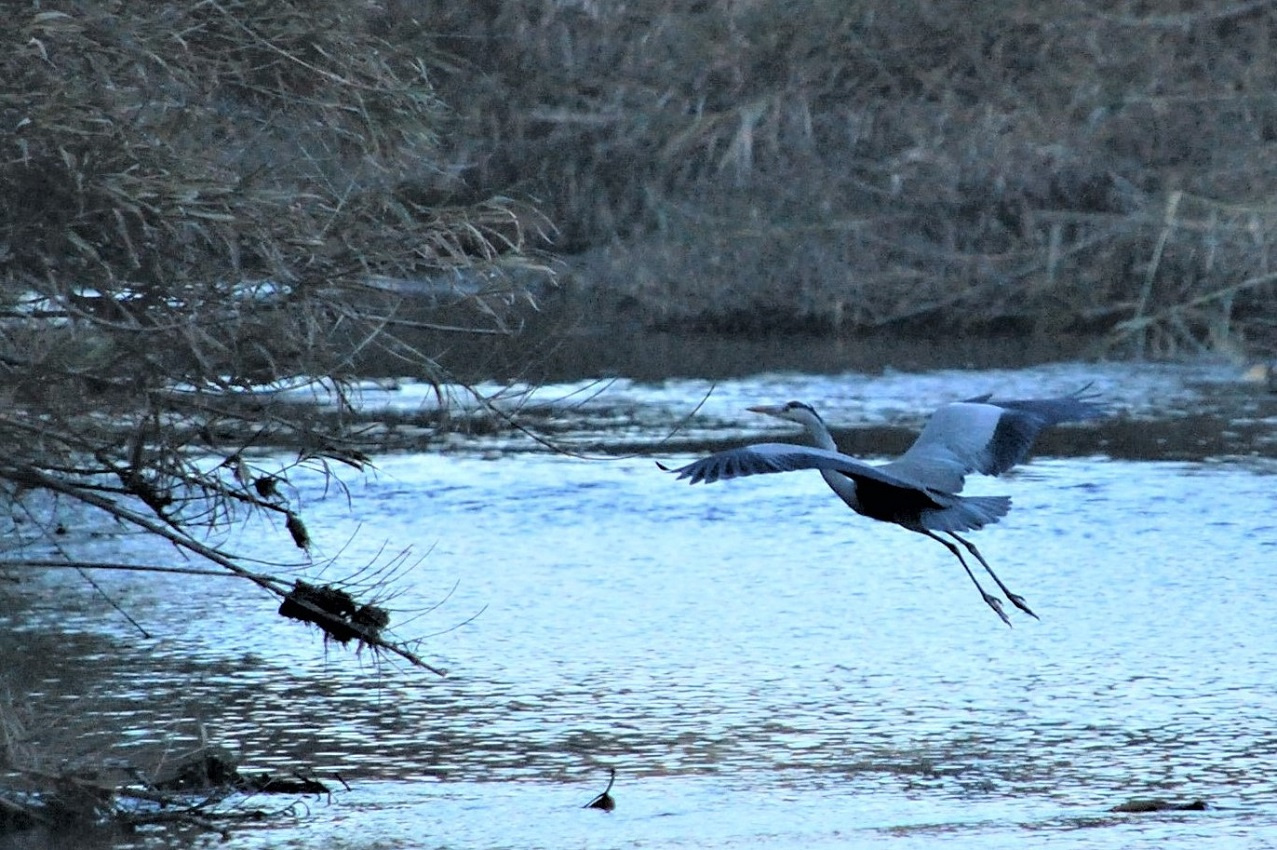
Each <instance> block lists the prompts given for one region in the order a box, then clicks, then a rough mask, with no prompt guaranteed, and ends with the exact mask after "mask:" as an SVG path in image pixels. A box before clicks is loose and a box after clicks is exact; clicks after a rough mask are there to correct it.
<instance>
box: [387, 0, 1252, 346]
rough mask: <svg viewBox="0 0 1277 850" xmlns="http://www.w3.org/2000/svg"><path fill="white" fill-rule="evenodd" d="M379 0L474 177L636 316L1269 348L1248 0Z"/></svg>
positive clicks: (717, 324)
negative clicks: (507, 195) (422, 28)
mask: <svg viewBox="0 0 1277 850" xmlns="http://www.w3.org/2000/svg"><path fill="white" fill-rule="evenodd" d="M400 5H401V6H402V7H403V8H405V9H406V8H413V9H424V8H428V9H429V15H430V18H429V19H430V20H431V21H432V22H434V23H435V25H436V26H435V29H434V32H436V33H442V34H443V35H442V36H441V37H439V38H436V39H434V40H433V41H432V43H433V44H436V45H440V46H443V47H445V48H447V49H449V50H451V51H452V52H453V53H454V54H455V55H456V56H457V57H458V61H457V67H458V68H459V69H462V70H459V71H458V72H457V73H456V74H455V75H452V76H449V77H445V78H443V84H442V87H441V92H442V93H443V94H444V96H445V97H446V98H447V99H448V100H450V101H451V102H453V103H454V104H455V105H456V106H457V109H458V111H459V113H460V114H459V116H458V118H459V124H460V126H461V127H462V128H463V129H464V132H463V133H462V138H461V141H459V142H457V143H458V144H461V145H464V146H466V150H467V153H468V154H469V155H470V156H469V158H470V159H471V160H472V161H473V162H474V163H475V167H474V169H473V171H472V179H473V181H474V182H475V183H476V184H477V185H500V186H509V185H512V184H513V185H519V186H522V187H524V188H525V190H526V191H527V192H528V193H530V194H533V195H535V196H537V197H539V198H541V199H543V200H544V202H545V209H546V211H547V212H548V213H549V214H551V216H552V217H553V218H554V220H555V221H556V223H558V224H559V226H560V227H561V228H562V231H563V233H564V234H565V245H566V246H567V247H568V248H570V249H573V250H578V251H580V252H584V253H585V255H586V260H585V262H584V263H582V267H583V268H584V269H585V274H587V275H588V278H589V279H588V280H587V281H586V282H585V283H586V285H594V286H602V287H606V288H607V289H609V290H611V291H613V292H617V293H623V294H625V295H626V296H628V297H629V298H630V299H632V301H633V302H634V303H636V304H637V305H638V307H639V309H640V310H641V312H642V315H643V316H644V318H645V321H646V322H647V323H648V324H649V325H657V326H675V327H688V326H692V327H703V328H711V329H715V328H716V329H728V330H753V331H766V330H778V329H779V330H784V329H787V328H791V327H805V328H808V329H811V330H816V331H822V332H850V331H854V330H857V329H864V328H883V327H886V328H892V327H895V328H900V329H914V330H917V329H924V330H934V329H937V328H943V329H946V330H950V331H952V330H1017V331H1061V330H1071V331H1075V332H1081V333H1101V334H1103V333H1111V334H1112V335H1113V337H1112V338H1113V340H1114V342H1115V343H1116V344H1118V345H1120V346H1123V347H1127V348H1128V349H1129V350H1132V351H1134V350H1140V349H1143V350H1144V351H1145V352H1148V353H1152V352H1169V351H1183V350H1185V349H1186V348H1187V349H1189V350H1195V349H1197V348H1199V347H1207V348H1215V347H1219V346H1221V345H1225V344H1227V345H1238V344H1240V343H1241V342H1242V341H1243V337H1250V338H1251V341H1252V342H1255V343H1262V344H1268V345H1275V346H1277V334H1275V333H1274V324H1277V322H1275V320H1274V312H1273V309H1272V303H1273V294H1274V288H1273V286H1272V285H1271V283H1270V282H1268V279H1267V275H1268V274H1270V272H1271V271H1272V267H1271V263H1270V260H1269V254H1270V252H1271V247H1272V246H1273V244H1274V234H1275V233H1277V205H1274V203H1273V201H1272V197H1273V187H1274V185H1277V157H1275V156H1274V155H1273V152H1272V148H1273V146H1272V140H1273V138H1274V136H1275V134H1277V100H1275V99H1274V98H1273V96H1272V92H1273V91H1274V90H1277V62H1275V61H1274V59H1273V57H1272V51H1271V50H1269V49H1268V45H1269V44H1270V42H1271V39H1272V38H1273V36H1274V35H1275V34H1277V9H1274V7H1272V5H1271V4H1267V3H1255V2H1244V0H1239V2H1236V3H1232V4H1204V3H1200V2H1190V1H1189V0H1183V2H1177V3H1173V4H1170V5H1168V4H1153V5H1150V4H1141V3H1135V2H1129V3H1119V4H1116V5H1115V4H1112V3H1099V2H1091V1H1090V0H1073V2H1065V3H1055V4H1042V3H1033V2H1029V0H1004V2H995V3H981V4H976V5H970V4H942V3H935V2H932V0H910V2H905V3H898V2H886V0H856V2H842V0H804V1H803V2H799V3H782V2H779V0H749V2H743V3H742V2H729V0H719V1H718V2H711V3H700V4H694V5H690V6H689V5H688V4H684V3H677V2H673V0H638V1H637V2H630V3H625V4H608V3H588V2H544V1H543V0H524V2H515V3H507V4H501V5H500V7H499V9H498V7H494V8H493V10H491V12H492V13H491V14H490V15H487V16H471V15H467V14H462V11H461V9H460V6H459V5H457V4H454V3H448V2H438V3H424V4H409V3H406V2H405V3H402V4H400Z"/></svg>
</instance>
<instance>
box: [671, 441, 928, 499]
mask: <svg viewBox="0 0 1277 850" xmlns="http://www.w3.org/2000/svg"><path fill="white" fill-rule="evenodd" d="M661 468H662V469H664V468H665V467H661ZM799 469H827V470H831V471H833V472H841V473H842V474H844V475H849V476H851V477H853V478H869V479H872V480H874V481H879V482H881V483H883V484H889V485H891V486H893V487H902V488H905V489H910V490H917V489H921V488H920V487H919V486H918V485H917V484H915V483H914V482H912V481H908V480H904V479H901V478H899V477H897V476H895V475H892V474H891V473H890V472H884V471H883V467H879V466H870V465H869V464H867V463H861V462H860V461H858V460H856V459H855V458H852V457H848V456H847V455H845V454H841V453H840V452H834V451H828V450H826V449H817V448H813V447H811V446H799V445H794V444H792V443H758V444H755V445H752V446H742V447H741V448H739V449H728V450H727V451H723V452H716V453H714V454H712V455H709V456H708V457H703V458H701V459H700V460H698V461H694V462H692V463H689V464H688V465H687V466H680V467H679V468H678V469H673V470H669V471H670V472H675V473H677V474H678V477H679V478H689V479H691V481H690V483H692V484H699V483H700V482H702V481H704V482H705V483H707V484H712V483H713V482H715V481H726V480H727V479H729V478H743V477H744V476H746V475H766V474H768V473H772V472H793V471H795V470H799Z"/></svg>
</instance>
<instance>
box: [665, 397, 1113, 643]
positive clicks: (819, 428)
mask: <svg viewBox="0 0 1277 850" xmlns="http://www.w3.org/2000/svg"><path fill="white" fill-rule="evenodd" d="M749 410H750V411H752V412H754V413H763V414H766V415H768V416H775V417H777V418H779V419H786V420H788V421H790V422H797V423H798V424H799V425H802V426H803V428H805V429H806V431H807V435H808V436H809V437H810V438H811V439H812V440H813V441H814V442H815V444H816V446H815V447H814V448H813V447H811V446H802V445H794V444H790V443H759V444H756V445H751V446H743V447H741V448H738V449H729V450H728V451H723V452H717V453H716V454H712V455H710V456H708V457H704V458H701V459H700V460H698V461H695V462H694V463H689V464H687V465H686V466H683V467H680V468H678V469H674V470H669V469H668V468H667V467H665V466H661V468H662V469H665V470H666V471H672V472H674V473H677V475H678V477H679V478H680V479H683V478H687V479H690V483H692V484H696V483H699V482H702V481H703V482H705V483H707V484H712V483H713V482H715V481H725V480H727V479H729V478H741V477H744V476H747V475H762V474H766V473H772V472H792V471H794V470H799V469H817V470H820V474H821V477H823V478H824V479H825V483H826V484H828V485H829V487H830V489H831V490H833V491H834V492H835V493H837V494H838V497H839V498H840V499H842V500H843V501H844V502H846V504H847V506H848V507H849V508H851V509H852V510H853V511H855V512H856V513H858V514H860V515H861V516H866V517H869V518H870V519H876V520H879V521H881V522H891V523H895V524H896V525H899V526H901V527H902V528H907V529H909V530H910V531H916V532H917V533H918V534H922V535H925V536H927V537H930V538H931V539H932V540H935V541H937V542H938V543H940V544H941V545H942V546H944V547H945V548H946V549H948V550H949V551H950V552H952V553H953V555H954V557H956V558H957V559H958V562H959V563H960V564H962V568H963V569H964V570H966V571H967V575H968V576H970V577H971V581H972V582H973V583H974V584H975V586H976V589H977V590H979V591H980V595H981V596H982V597H983V598H984V601H985V603H987V604H988V606H989V607H990V608H992V609H993V610H994V612H995V613H996V614H997V615H998V616H999V617H1001V618H1002V621H1003V622H1004V623H1006V624H1007V625H1008V626H1009V625H1011V620H1010V618H1009V617H1007V615H1006V612H1005V611H1004V610H1003V609H1002V600H1001V599H999V598H998V597H997V596H994V595H993V594H991V593H988V592H986V591H985V589H984V587H982V586H981V584H980V582H979V580H978V579H977V578H976V576H975V573H974V572H972V571H971V567H970V566H969V565H968V564H967V561H966V559H965V558H963V557H962V552H961V551H960V550H959V549H958V547H957V546H956V545H955V544H954V542H953V541H957V542H958V543H961V544H962V546H963V547H964V548H965V549H966V550H967V551H968V552H970V553H971V554H972V555H974V556H975V558H976V560H978V561H979V562H980V564H981V566H983V567H984V569H985V571H987V572H988V573H989V575H990V576H992V577H993V580H994V582H996V583H997V585H998V588H999V589H1001V591H1002V593H1003V594H1004V595H1005V596H1006V598H1007V599H1008V600H1010V602H1011V604H1013V605H1015V607H1017V608H1019V609H1020V610H1021V611H1023V612H1024V613H1026V614H1028V615H1029V616H1031V617H1033V618H1034V619H1038V615H1037V614H1034V613H1033V610H1032V609H1031V608H1029V606H1028V604H1027V603H1026V602H1025V601H1024V598H1023V597H1022V596H1019V595H1018V594H1015V593H1012V592H1011V590H1010V589H1009V588H1008V587H1007V586H1006V585H1005V584H1003V583H1002V580H1001V579H1000V578H998V576H997V573H995V572H994V571H993V568H992V567H990V566H989V562H988V561H986V560H985V559H984V556H983V555H981V554H980V550H979V549H977V548H976V547H975V544H973V543H972V542H971V541H969V540H967V539H966V538H964V537H961V536H959V534H958V532H960V531H976V530H978V529H981V528H983V527H984V526H986V525H988V524H989V523H994V522H997V521H998V520H999V519H1001V518H1002V517H1003V516H1005V515H1006V513H1007V511H1009V510H1010V509H1011V499H1010V497H1009V496H960V495H958V494H959V493H961V492H962V486H963V484H964V483H965V480H966V476H967V474H968V473H971V472H979V473H982V474H984V475H995V476H996V475H1001V474H1002V473H1003V472H1006V471H1007V470H1008V469H1010V468H1011V467H1013V466H1015V465H1016V464H1017V463H1020V462H1021V461H1023V460H1024V459H1025V457H1027V456H1028V453H1029V448H1030V447H1031V446H1032V445H1033V440H1034V438H1035V437H1037V435H1038V432H1039V431H1041V430H1042V429H1043V428H1047V427H1049V426H1051V425H1055V424H1058V423H1060V422H1073V421H1077V420H1082V419H1093V418H1095V417H1098V416H1101V415H1103V413H1104V408H1103V406H1102V405H1101V404H1099V403H1097V402H1096V401H1095V400H1094V396H1093V395H1090V394H1087V393H1086V392H1085V390H1083V391H1079V392H1076V393H1073V394H1072V395H1066V396H1060V397H1058V398H1041V399H1022V400H1016V401H1001V400H997V399H993V398H992V397H991V396H988V395H984V396H979V397H977V398H973V399H968V400H967V401H961V402H955V403H953V404H946V405H944V406H943V407H941V408H940V409H938V410H937V411H936V412H935V413H933V414H932V415H931V418H930V419H929V420H927V424H926V426H925V427H924V428H923V429H922V433H921V434H919V435H918V439H917V440H915V441H914V443H913V445H912V446H910V447H909V449H908V451H906V452H905V453H904V454H903V455H901V456H900V457H898V458H896V459H895V460H893V461H890V462H888V463H883V464H877V465H872V466H871V465H870V464H867V463H864V462H863V461H859V460H856V459H855V458H853V457H849V456H848V455H845V454H842V453H841V452H839V451H838V447H837V446H836V445H835V444H834V438H833V436H832V435H831V434H830V433H829V428H828V427H826V426H825V422H824V420H823V419H821V418H820V414H818V413H817V412H816V411H815V409H814V408H813V407H812V406H811V405H809V404H804V403H803V402H801V401H791V402H789V403H788V404H782V405H777V406H763V407H751V408H749ZM658 465H659V464H658ZM942 534H944V535H947V536H948V537H950V538H952V539H953V540H948V539H946V538H945V537H941V536H940V535H942Z"/></svg>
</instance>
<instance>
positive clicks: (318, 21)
mask: <svg viewBox="0 0 1277 850" xmlns="http://www.w3.org/2000/svg"><path fill="white" fill-rule="evenodd" d="M5 11H6V13H7V18H8V20H9V22H10V26H8V27H7V28H6V30H5V35H4V36H3V39H2V41H3V45H4V47H5V49H4V51H3V52H0V79H4V80H5V81H6V82H5V83H4V85H3V88H0V122H2V123H3V125H4V126H5V127H8V128H11V130H12V132H11V133H10V134H9V135H8V136H6V137H5V140H4V141H3V143H2V144H3V156H0V190H2V191H0V252H3V259H4V262H3V264H2V265H0V445H2V446H4V449H3V451H2V452H0V482H2V483H3V488H2V492H3V496H4V497H5V498H6V499H7V500H8V501H9V502H10V503H11V504H13V505H15V506H20V505H21V504H22V503H24V502H25V501H29V500H30V499H31V498H32V497H33V494H37V493H46V494H55V495H56V496H57V497H58V498H60V499H63V500H72V501H74V502H76V503H78V504H80V505H82V506H84V507H85V508H87V509H90V510H91V511H96V512H100V513H102V514H105V515H107V516H109V517H112V518H114V519H115V520H118V521H119V522H120V523H122V524H123V525H125V526H128V527H132V528H135V529H141V530H143V531H145V532H147V533H149V534H152V535H154V536H155V537H156V538H157V539H159V540H163V541H167V542H168V543H169V544H171V545H173V546H175V547H177V548H178V549H179V550H180V551H182V552H184V553H186V554H187V555H189V556H191V557H192V558H194V559H196V560H197V561H199V562H201V563H204V564H209V565H211V566H213V567H214V568H218V569H222V570H225V571H228V572H230V573H232V574H234V575H237V576H240V577H241V578H243V579H245V580H246V581H248V582H250V583H253V584H256V585H258V586H260V587H262V588H264V589H265V590H267V591H268V592H270V593H272V594H274V595H276V596H277V597H279V598H280V600H281V605H282V607H283V608H284V609H285V610H284V611H282V612H281V613H284V614H285V616H291V617H293V618H294V619H301V620H303V621H305V622H308V623H312V624H315V625H318V626H319V627H320V628H321V629H323V630H324V633H325V634H326V635H328V636H329V637H331V638H334V639H337V640H340V641H341V642H347V641H349V640H351V639H357V640H358V641H359V642H360V644H361V645H370V646H372V647H374V648H377V649H382V650H386V651H389V652H393V653H396V654H398V655H399V656H401V657H403V658H405V659H407V660H408V661H410V662H412V663H413V664H416V665H419V666H422V667H429V665H428V664H426V662H424V661H423V660H422V659H421V658H420V656H418V655H417V654H416V653H415V652H413V651H411V650H410V649H409V648H408V646H407V645H406V644H404V643H402V642H399V641H395V640H392V639H391V638H390V636H389V634H390V633H389V632H388V631H386V626H387V623H386V622H385V616H384V615H385V612H384V611H382V610H381V609H379V608H378V607H377V606H376V605H375V604H373V603H372V602H371V601H368V600H355V599H353V598H351V599H350V600H349V601H347V600H345V599H340V601H341V604H340V605H329V604H328V603H330V602H332V601H333V600H335V599H339V596H338V594H348V590H347V589H344V588H339V587H334V588H328V590H325V589H324V588H325V587H326V586H320V585H305V584H304V583H293V582H282V581H281V580H278V579H275V578H272V577H269V576H264V575H263V574H261V572H260V571H258V570H255V569H250V568H249V567H248V566H246V562H245V558H244V556H243V554H242V553H239V552H236V551H233V550H231V549H228V548H226V547H225V546H222V545H216V544H212V543H209V542H207V541H208V539H209V537H208V535H209V534H210V532H213V531H217V530H222V529H225V528H227V527H229V526H232V525H234V524H236V523H239V522H242V521H243V520H244V519H245V518H247V517H250V516H252V515H268V516H275V517H277V518H279V519H280V520H281V522H280V525H281V526H282V527H283V530H284V531H285V532H286V533H287V537H284V538H282V541H281V542H282V545H284V546H286V547H293V546H295V547H298V548H299V549H302V550H305V549H308V547H309V545H310V532H309V530H308V528H307V525H306V521H305V516H304V515H303V514H302V513H300V512H299V511H298V510H297V509H296V508H294V507H293V506H291V505H290V504H289V501H288V500H287V499H286V498H284V497H282V496H281V495H280V489H281V487H282V486H283V485H285V484H286V483H287V481H288V477H289V475H290V473H291V472H292V471H293V470H295V469H296V468H298V467H299V466H307V467H309V468H311V469H318V470H319V471H320V472H321V473H323V474H324V475H326V476H329V477H330V480H333V481H335V480H336V479H335V478H333V477H332V476H331V475H330V473H331V472H332V471H333V469H334V466H336V467H341V468H351V469H354V470H356V471H359V472H362V471H363V470H365V469H366V468H367V465H368V458H367V457H366V456H365V455H364V454H363V453H362V452H361V451H360V446H361V445H363V443H362V441H361V440H360V434H359V432H358V428H359V427H361V426H360V425H359V424H358V423H356V422H355V421H354V420H353V418H352V417H351V416H349V415H348V413H349V411H350V410H351V405H350V403H349V397H348V393H349V388H350V386H351V385H352V382H353V380H354V379H355V377H356V376H357V375H358V374H359V373H360V372H361V371H365V370H368V369H378V370H382V371H393V373H394V374H407V375H412V376H413V377H415V378H417V379H420V380H424V381H426V382H429V383H433V384H435V385H441V384H444V383H447V382H451V381H452V376H451V374H450V370H449V364H448V363H447V361H446V357H445V356H444V354H445V351H446V347H445V346H443V345H440V344H439V343H437V342H433V343H431V342H426V341H423V331H426V330H428V331H430V332H431V333H432V334H434V337H433V339H436V340H437V339H438V337H439V335H440V334H443V335H445V336H446V335H453V336H457V335H462V336H472V335H492V334H498V335H501V334H508V333H511V332H513V331H514V330H516V329H517V327H518V323H519V316H520V312H521V311H522V310H525V309H527V308H529V307H532V306H534V304H535V297H536V292H535V289H536V287H537V286H539V285H540V283H541V281H543V280H545V279H546V278H547V276H548V268H547V266H546V264H545V262H544V261H543V259H542V258H541V256H540V254H539V251H540V250H541V249H542V248H543V247H544V246H546V245H547V244H548V240H549V237H550V229H551V228H550V225H549V223H548V222H547V221H546V220H545V219H544V218H542V217H541V216H540V215H539V214H538V213H536V212H535V210H533V209H532V208H531V207H529V206H527V205H525V204H521V203H518V202H516V201H513V200H511V199H509V198H505V197H502V196H500V195H496V194H492V195H487V196H484V197H479V198H470V199H468V200H464V201H458V200H457V199H456V197H457V190H458V186H459V184H458V183H457V178H456V174H457V171H458V166H457V163H456V162H454V161H452V160H451V159H450V158H449V157H450V155H449V154H447V153H445V150H444V148H443V146H442V145H441V144H440V141H439V137H440V131H441V128H442V127H443V125H444V123H445V121H446V115H447V112H446V108H445V106H444V104H443V103H442V102H441V101H440V99H439V98H438V97H437V95H436V94H435V90H434V86H433V83H432V71H431V62H432V61H434V60H435V59H437V58H438V57H431V56H428V55H426V56H423V55H421V54H420V53H416V52H414V51H411V50H406V49H403V48H402V47H401V46H397V45H395V44H392V43H390V42H388V41H386V40H385V39H383V38H381V37H380V36H379V35H377V34H376V32H375V30H376V29H377V26H378V24H377V21H376V20H375V19H374V18H373V17H371V16H370V10H369V9H367V8H365V7H362V6H359V5H358V4H354V5H352V4H349V3H344V2H335V1H334V2H320V3H292V2H282V3H279V2H269V3H268V2H263V0H222V2H214V3H158V4H157V3H145V2H140V0H139V2H125V3H121V4H113V5H112V6H111V8H110V9H109V10H108V9H106V8H102V9H99V8H97V7H95V6H93V5H92V4H81V5H77V6H69V7H67V8H64V9H58V10H51V9H46V8H43V7H41V6H39V5H37V6H32V5H30V4H26V3H10V4H6V5H5ZM308 386H310V387H316V388H319V389H321V390H322V393H323V394H325V395H327V396H329V397H331V398H332V399H334V400H335V403H334V405H333V406H332V408H331V409H329V410H328V411H326V412H325V415H323V416H318V415H310V414H308V412H307V411H306V410H305V409H304V408H302V407H300V406H298V405H295V404H286V403H284V402H282V401H281V400H280V396H281V394H280V393H279V392H278V390H280V389H282V388H287V389H291V390H299V389H302V388H305V387H308ZM439 396H440V399H441V400H443V399H444V398H445V396H444V394H442V393H440V394H439ZM268 447H270V448H284V449H290V450H293V451H295V453H296V460H295V461H294V462H293V463H292V464H285V465H283V466H281V467H279V468H272V469H262V468H259V467H257V466H255V465H254V464H253V463H251V462H250V461H249V460H248V458H249V455H250V453H251V452H253V451H255V450H259V449H264V448H268ZM37 527H38V526H37ZM44 530H45V531H46V532H47V533H48V534H50V535H52V534H53V533H54V529H52V528H46V529H44ZM63 551H64V553H65V555H66V557H67V559H68V560H69V561H73V560H74V559H75V557H76V556H75V553H74V552H73V551H70V550H63ZM294 551H296V549H294ZM16 557H18V558H20V557H21V554H20V553H16ZM329 591H331V592H329ZM351 605H353V606H354V607H353V616H352V613H351V612H348V611H347V610H346V609H347V607H349V606H351ZM370 606H371V607H370ZM343 637H344V638H345V640H342V638H343Z"/></svg>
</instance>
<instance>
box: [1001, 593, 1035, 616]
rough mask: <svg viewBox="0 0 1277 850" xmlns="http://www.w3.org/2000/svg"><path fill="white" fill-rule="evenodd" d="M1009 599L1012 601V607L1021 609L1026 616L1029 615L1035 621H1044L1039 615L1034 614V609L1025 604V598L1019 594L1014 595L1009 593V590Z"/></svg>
mask: <svg viewBox="0 0 1277 850" xmlns="http://www.w3.org/2000/svg"><path fill="white" fill-rule="evenodd" d="M1007 599H1010V600H1011V604H1012V605H1014V606H1015V607H1017V608H1019V609H1020V610H1021V611H1023V612H1024V613H1026V614H1028V615H1029V616H1030V617H1032V618H1033V619H1035V620H1041V619H1042V618H1041V617H1039V616H1038V615H1037V614H1034V613H1033V609H1032V608H1030V607H1029V603H1027V602H1025V601H1024V597H1023V596H1021V595H1020V594H1018V593H1012V592H1011V591H1009V590H1008V591H1007Z"/></svg>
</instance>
